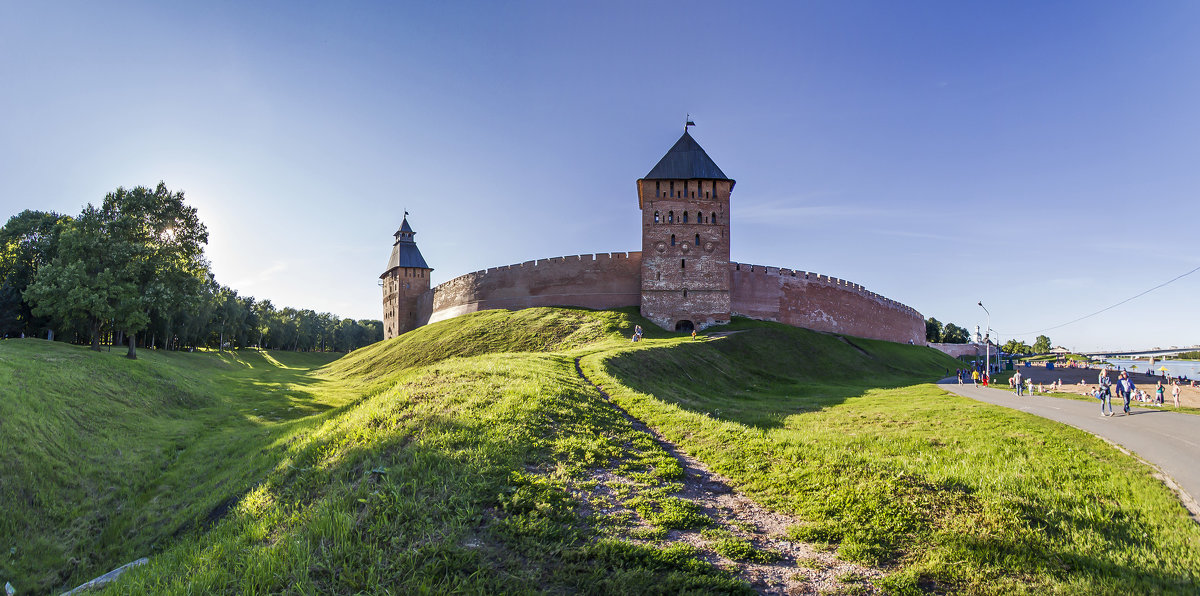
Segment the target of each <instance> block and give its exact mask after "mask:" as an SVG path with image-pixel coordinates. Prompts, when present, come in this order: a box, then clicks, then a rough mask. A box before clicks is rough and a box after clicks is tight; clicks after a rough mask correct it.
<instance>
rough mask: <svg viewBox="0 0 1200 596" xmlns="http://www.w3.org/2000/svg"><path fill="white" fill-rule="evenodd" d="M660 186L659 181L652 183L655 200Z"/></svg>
mask: <svg viewBox="0 0 1200 596" xmlns="http://www.w3.org/2000/svg"><path fill="white" fill-rule="evenodd" d="M660 184H661V183H660V182H659V181H657V180H655V181H654V198H656V199H657V198H658V193H659V190H658V188H659V185H660Z"/></svg>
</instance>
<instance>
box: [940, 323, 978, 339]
mask: <svg viewBox="0 0 1200 596" xmlns="http://www.w3.org/2000/svg"><path fill="white" fill-rule="evenodd" d="M970 340H971V332H970V331H967V330H966V329H965V328H963V327H959V326H958V325H955V324H954V323H946V327H945V328H944V329H943V330H942V342H944V343H948V344H965V343H967V342H968V341H970Z"/></svg>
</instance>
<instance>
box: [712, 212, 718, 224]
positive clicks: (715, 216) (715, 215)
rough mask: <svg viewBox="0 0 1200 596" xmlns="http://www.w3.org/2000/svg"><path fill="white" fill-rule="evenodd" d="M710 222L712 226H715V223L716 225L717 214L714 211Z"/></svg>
mask: <svg viewBox="0 0 1200 596" xmlns="http://www.w3.org/2000/svg"><path fill="white" fill-rule="evenodd" d="M711 221H712V223H713V225H716V223H717V212H716V211H713V214H712V220H711Z"/></svg>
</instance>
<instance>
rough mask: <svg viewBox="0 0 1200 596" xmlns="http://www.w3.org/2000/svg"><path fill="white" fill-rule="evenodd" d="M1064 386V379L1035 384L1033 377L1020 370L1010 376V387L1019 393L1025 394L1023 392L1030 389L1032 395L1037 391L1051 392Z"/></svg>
mask: <svg viewBox="0 0 1200 596" xmlns="http://www.w3.org/2000/svg"><path fill="white" fill-rule="evenodd" d="M1061 387H1062V379H1056V380H1055V381H1054V382H1053V383H1050V384H1049V385H1046V384H1045V383H1038V384H1037V385H1034V384H1033V379H1032V378H1025V376H1024V375H1022V374H1021V371H1020V370H1017V372H1015V373H1013V376H1011V377H1009V378H1008V388H1009V389H1012V390H1014V391H1015V392H1016V393H1017V395H1024V393H1023V392H1025V391H1028V392H1029V394H1030V395H1033V394H1035V393H1050V392H1052V391H1058V390H1059V389H1060V388H1061Z"/></svg>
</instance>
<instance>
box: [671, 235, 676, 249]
mask: <svg viewBox="0 0 1200 596" xmlns="http://www.w3.org/2000/svg"><path fill="white" fill-rule="evenodd" d="M671 246H675V234H671Z"/></svg>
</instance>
